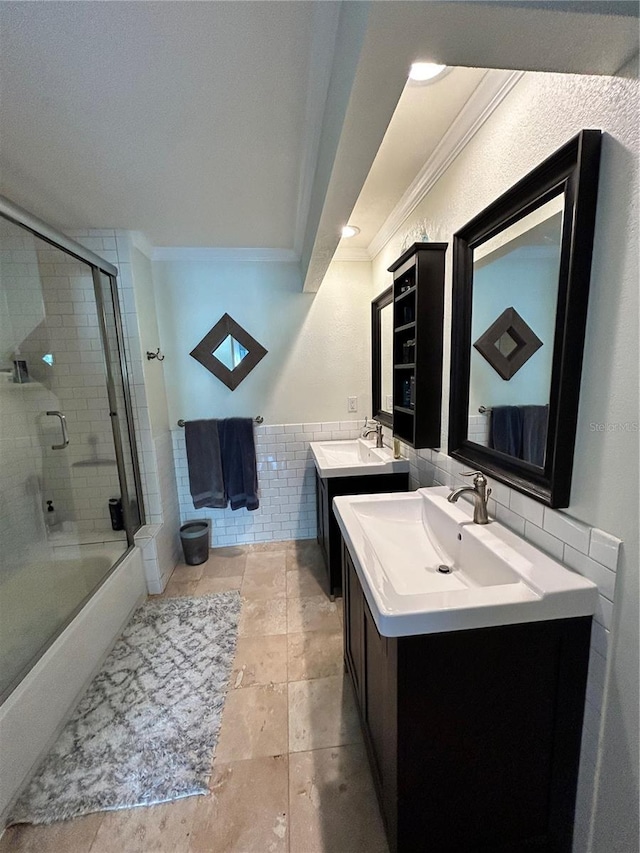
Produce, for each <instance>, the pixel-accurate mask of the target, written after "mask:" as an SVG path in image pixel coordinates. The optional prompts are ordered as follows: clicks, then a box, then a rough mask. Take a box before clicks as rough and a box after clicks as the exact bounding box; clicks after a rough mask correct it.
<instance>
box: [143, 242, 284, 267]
mask: <svg viewBox="0 0 640 853" xmlns="http://www.w3.org/2000/svg"><path fill="white" fill-rule="evenodd" d="M151 259H152V260H153V261H216V262H223V261H247V262H253V263H255V262H259V263H281V264H292V263H298V262H299V260H300V258H299V257H298V255H297V253H296V252H294V251H293V249H242V248H240V249H221V248H212V247H197V246H196V247H190V246H155V247H154V248H153V251H152V254H151Z"/></svg>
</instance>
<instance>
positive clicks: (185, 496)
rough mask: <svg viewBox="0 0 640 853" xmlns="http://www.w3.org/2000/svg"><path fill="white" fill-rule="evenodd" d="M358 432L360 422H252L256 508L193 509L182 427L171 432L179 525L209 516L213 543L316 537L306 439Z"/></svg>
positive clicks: (336, 437) (310, 461) (312, 479)
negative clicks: (257, 495) (256, 494)
mask: <svg viewBox="0 0 640 853" xmlns="http://www.w3.org/2000/svg"><path fill="white" fill-rule="evenodd" d="M361 430H362V421H361V420H360V421H340V422H338V421H336V422H327V423H313V424H279V425H273V426H272V425H269V426H266V425H263V426H256V427H255V441H256V460H257V466H258V484H259V489H260V507H259V509H257V510H255V511H253V512H249V511H247V510H246V509H240V510H235V511H233V510H231V509H228V508H227V509H200V510H196V509H194V508H193V501H192V499H191V494H190V492H189V473H188V470H187V451H186V446H185V439H184V430H183V429H178V430H173V432H172V435H173V447H174V455H175V460H176V472H177V477H178V496H179V500H180V516H181V519H182V523H184V522H185V521H188V520H191V519H194V518H210V519H211V529H212V544H213V545H214V547H216V546H221V545H239V544H249V543H251V542H270V541H274V542H279V541H284V540H286V539H312V538H313V537H314V536H315V535H316V498H315V467H314V463H313V459H312V456H311V451H310V449H309V442H311V441H327V440H339V439H349V438H357V437H358V436H359V435H360V432H361Z"/></svg>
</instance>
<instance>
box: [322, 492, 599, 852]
mask: <svg viewBox="0 0 640 853" xmlns="http://www.w3.org/2000/svg"><path fill="white" fill-rule="evenodd" d="M448 493H449V492H448V490H447V489H441V488H435V489H420V490H418V492H412V493H407V494H399V495H361V496H355V497H338V498H336V499H335V501H334V508H335V514H336V518H337V522H338V524H339V527H340V530H341V534H342V564H343V596H344V642H345V667H346V669H347V671H348V673H349V676H350V679H351V682H352V685H353V688H354V692H355V696H356V701H357V705H358V710H359V713H360V719H361V724H362V730H363V733H364V736H365V742H366V745H367V750H368V754H369V759H370V764H371V768H372V772H373V776H374V780H375V784H376V788H377V793H378V798H379V802H380V806H381V810H382V814H383V817H384V821H385V825H386V830H387V837H388V841H389V845H390V848H391V850H392V851H394V853H396V851H400V853H405V852H406V853H420V851H425V853H427V851H428V853H445V851H446V853H476V851H487V853H488V851H491V853H507V851H508V853H524V851H553V853H560V851H562V853H569V851H570V850H571V843H572V827H573V811H574V805H575V793H576V784H577V771H578V762H579V754H580V741H581V730H582V716H583V708H584V696H585V686H586V677H587V667H588V658H589V639H590V632H591V616H592V614H593V613H594V610H595V605H596V598H597V588H596V587H595V586H594V585H593V584H591V583H590V582H589V581H588V580H586V579H584V578H582V577H581V576H579V575H577V574H575V573H573V572H570V571H569V570H567V569H565V568H564V567H563V566H561V565H560V564H558V563H556V562H555V561H553V560H552V559H550V558H549V557H547V556H546V555H545V554H543V553H542V552H540V551H538V550H537V549H536V548H534V547H533V546H531V545H530V544H529V543H527V542H525V541H524V540H522V539H520V538H519V537H518V536H516V535H515V534H513V533H512V532H511V531H509V530H507V529H506V528H504V527H502V526H501V525H499V524H498V523H496V522H492V523H491V524H489V525H486V526H480V525H475V524H473V522H472V519H471V515H470V507H466V508H465V507H461V506H459V505H455V506H454V505H452V504H450V503H448V502H447V500H446V497H447V495H448Z"/></svg>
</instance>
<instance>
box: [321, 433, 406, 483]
mask: <svg viewBox="0 0 640 853" xmlns="http://www.w3.org/2000/svg"><path fill="white" fill-rule="evenodd" d="M310 447H311V452H312V453H313V458H314V461H315V463H316V468H317V469H318V473H319V474H320V476H321V477H358V476H361V475H362V474H396V473H402V472H404V471H408V470H409V462H408V460H406V459H394V458H393V454H392V453H391V451H390V450H389V448H387V447H376V446H375V441H373V440H367V439H364V438H354V439H352V440H350V441H312V442H311V444H310Z"/></svg>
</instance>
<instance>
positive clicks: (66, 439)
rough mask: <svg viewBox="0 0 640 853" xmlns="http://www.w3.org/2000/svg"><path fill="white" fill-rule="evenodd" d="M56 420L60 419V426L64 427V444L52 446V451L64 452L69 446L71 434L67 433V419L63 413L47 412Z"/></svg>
mask: <svg viewBox="0 0 640 853" xmlns="http://www.w3.org/2000/svg"><path fill="white" fill-rule="evenodd" d="M47 414H48V415H52V416H53V417H55V418H60V426H61V427H62V444H52V445H51V449H52V450H63V449H64V448H65V447H67V446H68V444H69V433H68V432H67V419H66V418H65V416H64V415H63V414H62V412H47Z"/></svg>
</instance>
